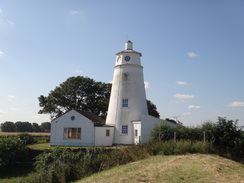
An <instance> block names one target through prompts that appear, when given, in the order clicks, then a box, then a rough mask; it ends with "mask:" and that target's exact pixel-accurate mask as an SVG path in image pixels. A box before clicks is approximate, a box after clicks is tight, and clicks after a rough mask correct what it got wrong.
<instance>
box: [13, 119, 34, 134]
mask: <svg viewBox="0 0 244 183" xmlns="http://www.w3.org/2000/svg"><path fill="white" fill-rule="evenodd" d="M15 129H16V132H33V128H32V124H31V123H29V122H21V121H18V122H16V123H15Z"/></svg>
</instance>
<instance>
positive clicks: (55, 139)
mask: <svg viewBox="0 0 244 183" xmlns="http://www.w3.org/2000/svg"><path fill="white" fill-rule="evenodd" d="M71 116H74V117H75V119H74V120H72V119H71ZM64 128H81V139H65V138H64ZM94 131H95V130H94V123H93V122H92V121H91V120H89V119H87V118H86V117H84V116H83V115H81V114H80V113H78V112H76V111H75V110H71V111H69V112H68V113H66V114H64V115H62V116H60V117H59V118H57V119H55V120H53V121H52V122H51V140H50V144H51V145H52V146H56V145H61V146H94V140H95V139H94V138H95V134H94Z"/></svg>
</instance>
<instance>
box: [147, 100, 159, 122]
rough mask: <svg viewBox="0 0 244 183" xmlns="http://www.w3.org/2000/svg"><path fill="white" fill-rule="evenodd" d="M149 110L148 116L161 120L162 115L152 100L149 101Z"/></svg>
mask: <svg viewBox="0 0 244 183" xmlns="http://www.w3.org/2000/svg"><path fill="white" fill-rule="evenodd" d="M147 108H148V114H149V115H151V116H154V117H157V118H159V117H160V115H159V113H158V111H157V107H156V105H155V104H153V103H152V102H151V101H150V100H147Z"/></svg>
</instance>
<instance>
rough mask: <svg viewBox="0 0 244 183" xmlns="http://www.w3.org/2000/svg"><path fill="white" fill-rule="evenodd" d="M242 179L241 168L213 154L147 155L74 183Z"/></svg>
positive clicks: (227, 182)
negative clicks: (147, 156) (145, 157)
mask: <svg viewBox="0 0 244 183" xmlns="http://www.w3.org/2000/svg"><path fill="white" fill-rule="evenodd" d="M243 180H244V166H243V165H241V164H239V163H237V162H234V161H232V160H229V159H225V158H222V157H220V156H217V155H207V154H187V155H177V156H176V155H169V156H161V155H157V156H151V157H149V158H147V159H144V160H141V161H137V162H133V163H129V164H126V165H122V166H117V167H114V168H112V169H109V170H106V171H103V172H99V173H96V174H93V175H92V176H90V177H87V178H84V179H81V180H79V181H77V182H76V183H81V182H82V183H88V182H89V183H90V182H93V183H107V182H109V183H120V182H130V183H137V182H156V183H157V182H160V183H164V182H165V183H176V182H177V183H185V182H187V183H197V182H201V183H204V182H205V183H208V182H221V183H236V182H242V181H243Z"/></svg>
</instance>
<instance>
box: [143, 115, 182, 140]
mask: <svg viewBox="0 0 244 183" xmlns="http://www.w3.org/2000/svg"><path fill="white" fill-rule="evenodd" d="M161 123H163V122H162V121H161V120H160V119H159V118H156V117H154V116H150V115H142V122H141V124H142V126H141V130H142V131H141V136H142V137H141V142H142V143H144V142H147V141H148V140H149V138H150V134H151V131H152V130H153V128H154V127H155V126H156V125H159V124H161ZM165 124H166V125H169V126H170V127H172V128H173V127H177V126H178V125H177V124H174V123H170V122H165Z"/></svg>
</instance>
